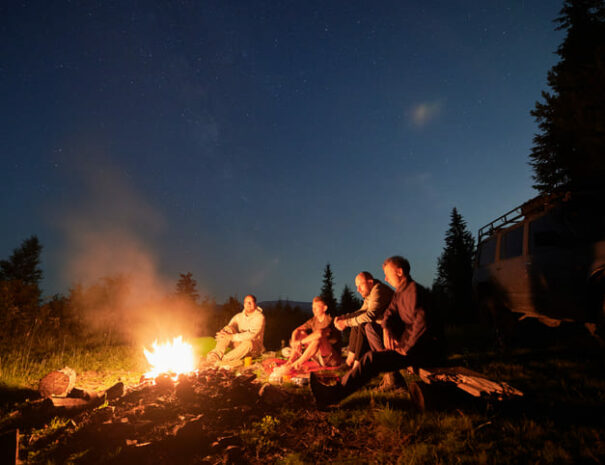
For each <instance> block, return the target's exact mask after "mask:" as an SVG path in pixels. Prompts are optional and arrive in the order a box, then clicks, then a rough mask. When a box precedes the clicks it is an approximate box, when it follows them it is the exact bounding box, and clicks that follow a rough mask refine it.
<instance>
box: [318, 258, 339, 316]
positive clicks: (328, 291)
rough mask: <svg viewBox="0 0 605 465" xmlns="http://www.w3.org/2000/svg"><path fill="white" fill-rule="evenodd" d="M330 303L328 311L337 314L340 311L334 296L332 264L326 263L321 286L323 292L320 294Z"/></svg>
mask: <svg viewBox="0 0 605 465" xmlns="http://www.w3.org/2000/svg"><path fill="white" fill-rule="evenodd" d="M319 295H320V296H321V297H322V298H323V299H324V300H325V301H326V304H327V305H328V313H329V314H330V315H335V314H336V312H337V311H338V308H337V305H336V298H335V297H334V276H333V275H332V269H331V268H330V264H329V263H328V264H326V267H325V268H324V276H323V285H322V286H321V293H320V294H319Z"/></svg>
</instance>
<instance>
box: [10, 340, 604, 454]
mask: <svg viewBox="0 0 605 465" xmlns="http://www.w3.org/2000/svg"><path fill="white" fill-rule="evenodd" d="M475 336H477V335H476V334H473V333H468V332H465V333H463V334H462V333H461V334H460V335H459V337H460V338H463V339H466V338H468V337H475ZM456 337H457V336H456V334H454V335H453V338H454V339H455V338H456ZM477 339H478V337H477ZM448 362H449V363H450V364H455V365H462V366H466V367H468V368H471V369H473V370H476V371H479V372H481V373H484V374H486V375H488V376H489V377H490V378H491V379H496V380H499V381H503V382H506V383H509V384H510V385H512V386H514V387H515V388H517V389H520V390H521V391H522V392H523V393H524V395H523V397H521V398H517V399H512V400H508V401H498V400H494V399H476V398H472V397H470V396H466V395H465V394H464V393H459V394H460V395H450V394H451V392H449V391H448V392H447V393H444V392H441V391H440V392H437V393H434V394H435V395H434V396H432V397H431V396H429V397H427V399H428V401H427V410H426V411H424V412H422V411H418V410H417V409H416V408H415V406H414V404H413V402H412V401H411V400H410V396H409V393H408V391H407V390H406V389H400V390H397V391H393V392H389V393H380V392H378V391H377V390H376V385H377V383H378V381H379V380H376V381H375V382H374V383H373V384H372V385H370V386H369V387H368V388H367V389H364V390H362V391H360V392H358V393H356V394H354V395H353V396H351V397H350V398H348V399H346V400H345V401H344V402H343V403H342V404H341V405H340V406H339V407H338V408H333V409H329V410H318V409H317V408H316V407H315V404H314V402H313V398H312V396H311V394H310V391H309V388H308V386H303V387H299V386H296V385H293V384H287V385H268V386H267V385H265V381H266V379H265V378H264V377H265V376H266V375H264V374H263V372H262V370H261V369H260V367H259V365H256V366H253V367H251V368H250V369H248V370H246V371H241V372H239V373H238V371H237V370H214V369H211V370H205V371H203V372H202V373H201V374H199V375H196V376H195V377H189V378H188V379H185V378H182V379H181V381H180V383H175V384H173V383H168V382H167V381H165V382H164V383H163V384H162V383H160V384H159V385H156V386H150V385H139V386H138V387H137V383H138V382H139V379H138V376H137V374H136V373H128V372H123V373H115V372H114V373H103V372H102V371H98V372H96V373H85V374H83V376H82V377H81V380H82V383H83V384H85V385H86V386H87V387H95V386H96V387H104V388H105V387H109V385H111V384H112V383H114V382H116V381H117V380H118V378H121V379H122V381H124V382H125V384H126V385H127V388H126V390H125V394H124V395H123V396H121V397H119V398H117V399H114V400H110V401H108V402H105V403H103V404H100V405H97V406H96V407H95V408H92V409H86V410H84V411H81V412H79V413H75V414H74V413H68V412H58V411H56V410H49V411H46V412H41V411H35V412H34V414H32V415H30V416H29V417H28V416H27V415H24V414H23V412H24V411H26V410H27V407H25V406H24V405H25V404H24V403H16V404H14V405H13V406H12V410H11V409H5V412H4V413H5V415H4V418H3V420H2V422H1V423H0V428H1V430H2V431H8V430H9V429H10V427H11V426H13V427H14V426H19V427H20V428H21V433H22V435H21V442H22V444H21V451H20V457H21V459H22V460H24V461H26V463H31V464H59V463H73V464H97V463H141V464H144V463H149V464H152V463H153V464H155V463H175V464H181V463H182V464H210V463H212V464H214V463H252V464H268V463H282V464H303V463H304V464H315V463H340V464H354V463H355V464H360V463H361V464H363V463H367V464H375V463H376V464H381V463H383V464H391V463H393V464H395V463H399V464H408V463H409V464H412V463H414V464H422V463H427V464H428V463H431V464H433V463H595V464H598V463H604V462H605V427H604V426H605V425H604V419H605V375H604V374H605V369H604V368H605V364H604V359H603V350H602V348H601V347H600V346H599V345H598V344H594V343H593V342H592V341H590V340H589V339H586V338H585V337H584V336H579V335H577V334H574V335H572V336H571V337H570V338H568V339H557V340H554V341H550V343H549V344H544V341H537V340H535V341H533V343H532V344H527V345H525V346H517V347H513V348H510V349H508V350H505V351H493V350H491V349H486V348H485V346H481V347H479V346H477V347H475V346H473V344H467V345H466V347H465V348H464V350H461V351H458V352H453V353H452V354H451V356H450V358H449V361H448ZM238 375H239V376H238ZM406 376H407V380H408V381H409V382H412V381H414V380H415V379H414V378H412V377H411V376H410V375H406ZM108 379H109V380H110V382H106V380H108ZM263 385H265V388H264V390H263V391H262V392H259V391H261V388H262V387H263ZM30 404H31V403H30ZM33 410H35V409H32V411H33ZM11 411H12V417H11V413H10V412H11ZM14 412H20V413H18V414H15V413H14ZM18 415H22V418H21V425H18V424H17V423H16V422H15V418H16V416H18ZM25 420H29V421H30V423H29V424H28V423H27V421H25Z"/></svg>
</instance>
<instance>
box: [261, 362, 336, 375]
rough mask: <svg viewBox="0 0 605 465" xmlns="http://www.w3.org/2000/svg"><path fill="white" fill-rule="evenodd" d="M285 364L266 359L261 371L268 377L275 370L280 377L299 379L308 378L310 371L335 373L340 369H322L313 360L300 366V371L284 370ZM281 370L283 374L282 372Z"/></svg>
mask: <svg viewBox="0 0 605 465" xmlns="http://www.w3.org/2000/svg"><path fill="white" fill-rule="evenodd" d="M285 364H286V360H284V359H281V358H267V359H265V360H263V361H262V366H263V370H265V373H267V374H268V375H270V374H271V373H273V372H274V371H275V370H276V369H277V370H279V371H280V372H281V373H280V374H281V375H282V376H286V375H287V376H290V377H292V378H295V377H300V378H308V377H309V374H310V373H311V372H312V371H335V370H338V369H339V368H340V367H324V366H321V365H320V364H319V363H317V362H316V361H315V360H307V361H306V362H305V363H303V364H302V366H301V367H300V369H298V370H294V369H293V368H290V369H288V368H286V367H285V366H284V365H285ZM282 370H283V372H282Z"/></svg>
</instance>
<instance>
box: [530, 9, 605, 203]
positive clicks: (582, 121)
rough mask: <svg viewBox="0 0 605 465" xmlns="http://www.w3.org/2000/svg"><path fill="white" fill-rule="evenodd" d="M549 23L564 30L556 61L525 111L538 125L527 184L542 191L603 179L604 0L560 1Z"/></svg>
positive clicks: (591, 184)
mask: <svg viewBox="0 0 605 465" xmlns="http://www.w3.org/2000/svg"><path fill="white" fill-rule="evenodd" d="M555 22H556V23H558V26H557V29H559V30H566V31H567V34H566V37H565V39H564V40H563V43H562V44H561V45H560V46H559V48H558V49H557V52H556V53H557V55H559V57H560V58H561V60H560V61H559V62H558V63H557V64H556V65H555V66H553V67H552V68H551V70H550V71H549V73H548V86H549V87H550V89H551V91H550V92H546V91H544V92H542V98H543V102H536V106H535V109H534V110H533V111H532V112H531V115H532V116H533V117H534V118H535V119H536V122H537V123H538V127H539V130H540V132H539V133H538V134H536V135H535V136H534V139H533V142H534V146H533V148H532V150H531V154H530V165H531V167H532V168H533V171H534V174H533V179H534V181H535V184H534V186H533V187H534V188H536V189H538V190H539V191H540V192H547V193H548V192H552V191H554V190H556V189H558V188H563V187H564V188H566V189H582V188H590V187H596V186H600V185H601V184H602V182H603V179H605V85H603V83H604V82H605V2H604V1H603V0H566V1H565V2H564V4H563V8H562V10H561V15H560V16H559V17H558V18H557V19H556V20H555Z"/></svg>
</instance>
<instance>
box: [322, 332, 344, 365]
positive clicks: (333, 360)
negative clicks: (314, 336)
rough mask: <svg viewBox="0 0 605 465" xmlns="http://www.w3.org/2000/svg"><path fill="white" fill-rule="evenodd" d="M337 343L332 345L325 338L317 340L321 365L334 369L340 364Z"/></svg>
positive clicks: (340, 358) (340, 355) (340, 357)
mask: <svg viewBox="0 0 605 465" xmlns="http://www.w3.org/2000/svg"><path fill="white" fill-rule="evenodd" d="M338 347H339V345H338V344H337V343H335V344H333V343H331V342H330V340H329V339H328V338H327V337H322V338H321V339H320V340H319V353H320V354H321V365H322V366H329V367H336V366H340V365H341V364H342V354H341V353H340V350H339V349H338Z"/></svg>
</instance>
